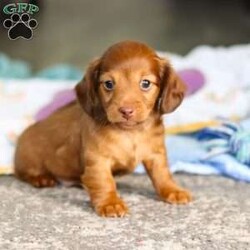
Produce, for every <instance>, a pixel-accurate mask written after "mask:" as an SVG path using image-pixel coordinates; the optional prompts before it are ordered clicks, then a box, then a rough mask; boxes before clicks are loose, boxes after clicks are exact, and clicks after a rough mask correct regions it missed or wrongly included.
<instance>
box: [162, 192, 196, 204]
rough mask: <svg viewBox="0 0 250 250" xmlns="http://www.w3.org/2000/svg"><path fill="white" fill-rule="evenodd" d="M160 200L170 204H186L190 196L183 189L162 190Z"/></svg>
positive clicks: (190, 198)
mask: <svg viewBox="0 0 250 250" xmlns="http://www.w3.org/2000/svg"><path fill="white" fill-rule="evenodd" d="M161 198H162V199H163V200H164V201H165V202H168V203H171V204H187V203H189V202H190V201H191V200H192V195H191V193H190V192H189V191H187V190H185V189H181V188H166V189H165V190H163V192H162V194H161Z"/></svg>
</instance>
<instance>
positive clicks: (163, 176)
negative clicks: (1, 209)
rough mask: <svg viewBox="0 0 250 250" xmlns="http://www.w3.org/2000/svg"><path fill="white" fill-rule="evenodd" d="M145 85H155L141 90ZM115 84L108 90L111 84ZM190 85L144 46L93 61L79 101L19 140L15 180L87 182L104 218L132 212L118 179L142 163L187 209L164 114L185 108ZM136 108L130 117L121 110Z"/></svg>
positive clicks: (118, 49) (164, 192) (165, 196)
mask: <svg viewBox="0 0 250 250" xmlns="http://www.w3.org/2000/svg"><path fill="white" fill-rule="evenodd" d="M142 79H147V80H149V81H150V82H151V83H152V85H151V88H150V89H149V90H147V91H144V90H142V89H141V88H140V82H141V81H142ZM107 80H112V81H113V82H114V83H115V87H114V89H113V90H112V91H108V90H107V89H105V87H104V82H105V81H107ZM184 91H185V87H184V85H183V83H182V82H181V80H180V79H179V78H178V77H177V75H176V74H175V72H174V70H173V69H172V68H171V66H170V65H169V63H168V62H167V61H165V60H163V59H161V58H159V57H158V56H157V55H156V54H155V52H154V51H153V50H152V49H151V48H149V47H148V46H146V45H145V44H142V43H138V42H132V41H125V42H121V43H118V44H115V45H113V46H112V47H110V48H109V49H108V50H107V51H106V52H105V53H104V54H103V56H102V57H101V58H99V59H97V60H95V61H94V62H92V63H91V64H90V66H89V68H88V70H87V72H86V75H85V77H84V79H83V80H82V81H81V82H80V83H79V84H78V85H77V86H76V93H77V96H78V102H73V103H71V104H69V105H67V106H65V107H63V108H62V109H60V110H58V111H57V112H55V113H54V114H52V115H51V116H50V117H48V118H47V119H46V120H44V121H41V122H38V123H36V124H34V125H32V126H30V127H29V128H28V129H27V130H26V131H25V132H24V133H23V134H22V135H21V136H20V138H19V141H18V145H17V149H16V155H15V173H16V176H17V177H18V178H20V179H22V180H24V181H27V182H29V183H31V184H32V185H34V186H36V187H44V186H54V185H55V184H56V183H57V181H58V180H66V181H76V182H80V183H81V184H82V185H83V186H84V187H85V188H86V190H87V191H88V193H89V195H90V199H91V202H92V205H93V206H94V208H95V210H96V212H97V213H98V214H99V215H101V216H107V217H112V216H115V217H116V216H119V217H122V216H124V215H125V214H126V213H127V212H128V208H127V206H126V204H125V203H124V202H123V201H122V199H121V198H120V197H119V195H118V193H117V190H116V184H115V181H114V178H113V175H114V174H124V173H131V172H133V170H134V168H135V167H136V165H137V164H138V163H139V162H143V164H144V166H145V169H146V171H147V173H148V175H149V176H150V178H151V180H152V183H153V185H154V187H155V189H156V192H157V193H158V195H159V196H160V198H161V199H162V200H163V201H166V202H169V203H177V204H184V203H187V202H189V201H190V200H191V195H190V193H189V192H188V191H186V190H184V189H182V188H180V187H179V186H178V185H177V184H175V182H174V181H173V179H172V177H171V174H170V172H169V169H168V163H167V159H166V149H165V146H164V127H163V124H162V120H161V115H162V114H163V113H168V112H172V111H173V110H174V109H175V108H177V106H178V105H179V104H180V103H181V101H182V99H183V97H184ZM121 107H125V108H129V109H131V110H133V114H132V115H131V117H129V118H128V117H124V115H122V114H121V112H120V108H121Z"/></svg>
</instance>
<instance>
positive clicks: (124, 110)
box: [119, 107, 134, 120]
mask: <svg viewBox="0 0 250 250" xmlns="http://www.w3.org/2000/svg"><path fill="white" fill-rule="evenodd" d="M119 112H120V113H121V114H122V116H123V117H124V118H125V119H127V120H128V119H129V118H131V117H132V116H133V114H134V110H133V109H132V108H130V107H120V108H119Z"/></svg>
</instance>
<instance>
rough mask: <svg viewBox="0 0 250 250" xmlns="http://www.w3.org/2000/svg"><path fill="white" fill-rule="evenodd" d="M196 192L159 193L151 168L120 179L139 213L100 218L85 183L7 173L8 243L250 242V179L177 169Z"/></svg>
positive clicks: (2, 205)
mask: <svg viewBox="0 0 250 250" xmlns="http://www.w3.org/2000/svg"><path fill="white" fill-rule="evenodd" d="M176 179H177V180H178V182H179V183H180V184H182V185H183V186H185V187H187V188H189V189H190V190H192V192H193V194H194V196H195V200H194V202H192V203H191V204H190V205H187V206H173V205H168V204H165V203H163V202H161V201H159V200H157V198H156V196H155V194H154V191H153V188H152V186H151V183H150V181H149V179H148V178H147V177H146V176H140V175H130V176H126V177H121V178H119V179H118V186H119V190H120V193H121V195H122V197H123V198H124V199H125V200H126V201H127V203H128V205H129V207H130V211H131V214H130V215H129V216H128V217H126V218H122V219H104V218H100V217H98V216H97V215H95V213H94V212H93V211H92V209H91V207H90V204H89V200H88V196H87V194H86V192H85V191H83V190H82V189H80V188H65V187H57V188H52V189H35V188H33V187H31V186H29V185H28V184H25V183H22V182H19V181H18V180H16V179H14V178H13V177H1V178H0V197H1V202H0V214H1V220H0V249H4V250H8V249H25V250H26V249H32V250H33V249H35V250H39V249H46V250H47V249H53V250H54V249H65V250H66V249H67V250H68V249H72V250H74V249H86V250H88V249H102V250H106V249H121V250H122V249H124V250H125V249H129V250H130V249H164V250H168V249H171V250H176V249H202V250H203V249H211V250H214V249H223V250H224V249H237V250H243V249H246V250H247V249H250V199H249V197H250V186H249V184H246V183H241V182H235V181H233V180H230V179H226V178H223V177H215V176H209V177H203V176H190V175H176Z"/></svg>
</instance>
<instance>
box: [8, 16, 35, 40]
mask: <svg viewBox="0 0 250 250" xmlns="http://www.w3.org/2000/svg"><path fill="white" fill-rule="evenodd" d="M37 25H38V23H37V21H36V20H35V19H33V18H32V19H31V18H30V16H29V15H28V14H27V13H23V14H22V15H19V14H17V13H14V14H12V15H11V17H10V19H6V20H5V21H4V22H3V26H4V27H5V28H6V29H8V36H9V39H11V40H16V39H17V38H19V37H22V38H24V39H27V40H29V39H31V38H32V37H33V29H35V28H36V27H37Z"/></svg>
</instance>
